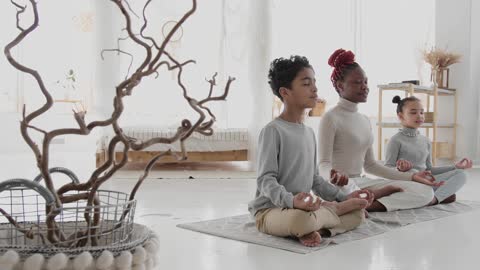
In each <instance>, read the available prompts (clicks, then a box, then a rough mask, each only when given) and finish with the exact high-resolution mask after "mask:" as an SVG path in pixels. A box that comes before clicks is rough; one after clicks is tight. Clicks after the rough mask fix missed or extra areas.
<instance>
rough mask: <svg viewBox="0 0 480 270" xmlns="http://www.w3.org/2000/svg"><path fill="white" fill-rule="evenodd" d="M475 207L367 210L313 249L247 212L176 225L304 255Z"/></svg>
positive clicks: (470, 203)
mask: <svg viewBox="0 0 480 270" xmlns="http://www.w3.org/2000/svg"><path fill="white" fill-rule="evenodd" d="M478 209H480V202H475V201H460V202H455V203H452V204H442V205H436V206H431V207H424V208H419V209H411V210H403V211H395V212H388V213H370V217H369V218H368V219H367V220H366V222H365V223H363V224H362V225H360V226H359V227H358V228H356V229H355V230H353V231H350V232H347V233H344V234H340V235H337V236H335V237H332V238H324V241H322V244H321V245H320V246H318V247H313V248H310V247H305V246H303V245H301V244H300V243H299V242H298V241H297V240H294V239H290V238H282V237H276V236H271V235H267V234H264V233H261V232H259V231H258V230H257V228H256V227H255V222H254V220H253V219H252V218H251V217H250V215H248V214H247V215H240V216H233V217H225V218H221V219H215V220H207V221H200V222H194V223H186V224H179V225H177V227H180V228H184V229H188V230H192V231H197V232H202V233H206V234H211V235H216V236H220V237H225V238H229V239H234V240H238V241H243V242H248V243H253V244H257V245H263V246H267V247H272V248H278V249H283V250H288V251H292V252H296V253H301V254H307V253H310V252H313V251H316V250H320V249H323V248H325V247H327V246H329V245H330V244H342V243H345V242H350V241H355V240H360V239H364V238H368V237H370V236H374V235H378V234H381V233H384V232H387V231H390V230H393V229H396V228H400V227H402V226H406V225H409V224H414V223H419V222H423V221H428V220H434V219H438V218H442V217H446V216H452V215H456V214H460V213H465V212H469V211H473V210H478Z"/></svg>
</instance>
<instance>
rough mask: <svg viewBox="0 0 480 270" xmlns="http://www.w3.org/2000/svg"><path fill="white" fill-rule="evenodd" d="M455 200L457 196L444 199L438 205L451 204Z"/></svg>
mask: <svg viewBox="0 0 480 270" xmlns="http://www.w3.org/2000/svg"><path fill="white" fill-rule="evenodd" d="M456 200H457V195H455V194H453V195H452V196H450V197H448V198H446V199H445V200H443V201H441V202H440V203H453V202H455V201H456Z"/></svg>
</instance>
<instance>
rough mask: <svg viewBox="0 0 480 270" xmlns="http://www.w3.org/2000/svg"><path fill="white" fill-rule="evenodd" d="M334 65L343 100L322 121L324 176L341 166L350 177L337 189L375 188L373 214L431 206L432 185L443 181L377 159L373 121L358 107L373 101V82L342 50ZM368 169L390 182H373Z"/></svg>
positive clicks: (333, 78) (332, 59) (334, 80)
mask: <svg viewBox="0 0 480 270" xmlns="http://www.w3.org/2000/svg"><path fill="white" fill-rule="evenodd" d="M328 63H329V65H330V66H332V67H333V68H334V70H333V72H332V75H331V81H332V83H333V86H334V87H335V90H336V91H337V93H338V94H339V96H340V101H339V102H338V104H337V106H335V107H334V108H332V109H331V110H330V111H328V112H327V113H326V114H325V115H324V117H323V118H322V121H321V123H320V131H319V148H320V149H319V170H320V175H321V176H323V177H324V178H326V179H328V178H330V174H331V172H332V168H335V170H338V171H340V172H341V173H344V174H345V175H346V176H345V177H340V178H339V177H335V180H337V179H341V180H342V181H335V182H334V183H335V184H337V185H343V184H346V185H345V186H344V187H343V189H345V191H344V192H346V193H350V192H351V191H353V190H358V189H363V188H366V189H369V190H371V191H372V192H373V193H374V195H375V201H374V202H373V203H372V204H371V205H370V206H369V207H368V208H367V210H369V211H395V210H400V209H411V208H417V207H422V206H425V205H428V204H429V203H430V202H431V201H432V200H433V198H434V197H433V191H432V188H431V186H440V185H442V184H443V183H441V182H440V183H435V182H433V181H432V180H431V179H430V178H429V173H428V172H425V171H422V172H416V173H410V172H399V171H397V170H395V169H392V168H388V167H386V166H384V165H382V164H381V163H379V162H378V161H376V160H375V158H374V155H373V148H372V144H373V134H372V128H371V124H370V120H369V119H368V117H367V116H365V115H363V114H360V113H359V112H358V103H364V102H366V101H367V97H368V93H369V89H368V79H367V77H366V75H365V72H364V71H363V69H362V68H361V66H360V65H359V64H358V63H357V62H355V55H354V54H353V53H352V52H351V51H345V50H343V49H338V50H336V51H335V52H334V53H333V54H332V55H331V56H330V59H329V61H328ZM363 170H365V172H367V173H369V174H372V175H376V176H379V177H382V178H386V179H372V178H367V177H365V176H363V175H362V174H363ZM388 179H393V180H388ZM343 180H344V181H343Z"/></svg>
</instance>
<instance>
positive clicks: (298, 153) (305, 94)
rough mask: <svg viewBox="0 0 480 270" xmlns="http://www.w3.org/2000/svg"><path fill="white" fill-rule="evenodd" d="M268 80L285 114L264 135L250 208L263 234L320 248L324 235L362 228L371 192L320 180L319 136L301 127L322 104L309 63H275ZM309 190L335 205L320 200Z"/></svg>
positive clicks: (294, 59)
mask: <svg viewBox="0 0 480 270" xmlns="http://www.w3.org/2000/svg"><path fill="white" fill-rule="evenodd" d="M268 77H269V84H270V87H271V88H272V91H273V93H274V94H275V95H276V96H277V97H279V98H280V100H282V102H283V103H284V110H283V112H282V113H281V114H280V116H279V117H278V118H276V119H274V120H273V121H271V122H270V123H269V124H267V125H266V126H265V127H264V128H263V129H262V131H261V133H260V138H259V147H258V178H257V191H256V194H255V199H254V200H253V201H251V202H250V203H249V206H248V208H249V211H250V213H251V214H252V215H253V216H254V217H255V221H256V226H257V229H258V230H259V231H261V232H263V233H267V234H270V235H275V236H281V237H286V236H293V237H296V238H298V239H299V241H300V243H302V244H303V245H305V246H311V247H313V246H318V245H319V244H320V242H321V235H320V233H322V234H323V235H329V236H333V235H335V234H338V233H343V232H346V231H349V230H352V229H354V228H355V227H357V226H358V225H360V224H361V223H362V221H363V218H364V215H363V210H362V209H364V208H365V207H367V206H368V204H369V203H371V202H372V200H373V196H372V194H371V193H370V192H369V191H367V190H358V191H355V192H353V193H351V194H349V195H345V194H343V193H341V192H340V191H339V188H338V187H337V186H334V185H331V184H330V183H328V182H327V181H325V180H324V179H323V178H321V177H320V176H319V173H318V168H317V155H316V151H315V149H316V140H315V135H314V132H313V130H312V129H311V128H309V127H307V126H305V125H304V124H303V123H302V119H303V116H304V112H305V110H306V109H308V108H313V107H314V106H315V105H316V102H317V99H318V97H317V88H316V86H315V74H314V71H313V68H312V66H311V65H310V64H309V62H308V60H307V59H306V58H305V57H301V56H291V57H290V58H289V59H284V58H279V59H275V60H274V61H273V62H272V64H271V66H270V70H269V75H268ZM310 191H313V192H314V193H315V195H318V196H320V197H322V198H323V199H325V200H328V201H334V202H327V201H322V200H321V199H320V198H316V197H314V196H312V195H311V194H310ZM362 195H363V196H364V198H362ZM335 200H338V201H341V202H339V203H337V202H335Z"/></svg>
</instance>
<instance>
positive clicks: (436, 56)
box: [423, 48, 462, 88]
mask: <svg viewBox="0 0 480 270" xmlns="http://www.w3.org/2000/svg"><path fill="white" fill-rule="evenodd" d="M461 58H462V55H461V54H458V53H452V52H448V51H447V50H444V49H439V48H432V49H430V50H428V51H427V50H425V51H423V59H424V60H425V62H427V63H428V64H430V65H431V66H432V74H431V80H432V82H436V84H437V86H438V87H440V88H448V86H449V85H448V79H449V76H450V70H449V68H448V67H449V66H450V65H452V64H455V63H459V62H460V59H461Z"/></svg>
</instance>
